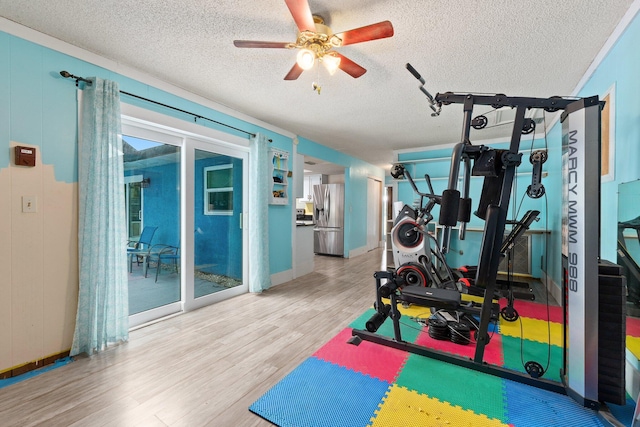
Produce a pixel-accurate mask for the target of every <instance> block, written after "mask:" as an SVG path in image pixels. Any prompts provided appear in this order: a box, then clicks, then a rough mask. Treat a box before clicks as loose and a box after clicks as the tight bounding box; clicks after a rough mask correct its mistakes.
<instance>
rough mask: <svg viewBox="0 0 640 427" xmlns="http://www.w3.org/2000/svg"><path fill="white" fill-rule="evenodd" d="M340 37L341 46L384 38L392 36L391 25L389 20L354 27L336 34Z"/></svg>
mask: <svg viewBox="0 0 640 427" xmlns="http://www.w3.org/2000/svg"><path fill="white" fill-rule="evenodd" d="M336 36H338V37H340V38H341V39H342V46H346V45H349V44H355V43H362V42H368V41H370V40H378V39H384V38H387V37H391V36H393V25H391V22H390V21H382V22H378V23H377V24H371V25H367V26H366V27H360V28H355V29H353V30H349V31H344V32H342V33H338V34H336Z"/></svg>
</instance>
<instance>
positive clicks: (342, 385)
mask: <svg viewBox="0 0 640 427" xmlns="http://www.w3.org/2000/svg"><path fill="white" fill-rule="evenodd" d="M516 309H517V310H518V313H519V314H520V319H518V320H516V321H515V322H506V321H504V320H503V319H500V321H499V322H498V325H497V326H494V327H493V328H490V331H489V333H490V335H491V341H490V343H489V344H488V345H487V346H486V347H485V357H484V360H485V361H486V362H487V363H491V364H494V365H497V366H503V367H506V368H509V369H512V370H515V371H519V372H525V370H524V367H523V365H524V362H523V361H525V360H536V361H538V362H539V363H540V364H541V365H542V366H543V367H545V368H546V369H545V371H546V372H545V375H544V378H546V379H548V380H552V381H560V368H561V366H562V348H561V343H562V327H561V325H562V323H561V322H562V313H561V311H560V310H561V309H560V308H559V307H549V310H548V312H547V307H546V306H544V305H542V304H537V303H533V302H528V301H520V300H518V301H516ZM401 311H402V319H401V322H402V326H401V331H402V337H403V340H405V341H407V342H412V343H416V344H419V345H422V346H425V347H429V348H433V349H438V350H441V351H444V352H449V353H452V354H457V355H459V356H464V357H470V358H472V357H473V354H474V351H475V346H474V345H472V344H470V345H461V344H454V343H452V342H450V341H442V340H436V339H433V338H431V337H430V336H429V334H428V332H427V329H426V328H424V327H423V326H422V325H421V324H420V323H418V322H417V321H416V320H418V319H420V318H423V319H426V318H428V317H429V315H430V313H429V311H428V309H425V308H424V307H409V308H401ZM373 313H374V311H373V309H371V310H368V311H367V312H365V313H364V314H363V315H362V316H360V317H359V318H358V319H356V320H355V321H354V322H352V323H351V324H350V325H349V327H348V328H345V329H343V330H342V331H341V332H340V333H339V334H338V335H336V336H335V337H334V338H333V339H331V340H330V341H329V342H327V343H326V344H325V345H324V346H322V347H321V348H320V349H318V350H317V351H316V352H315V353H314V354H313V355H312V356H311V357H309V358H308V359H307V360H306V361H305V362H303V363H302V364H301V365H299V366H298V367H297V368H296V369H294V370H293V371H292V372H291V373H290V374H288V375H287V376H286V377H284V378H283V379H282V380H281V381H280V382H278V383H277V384H276V385H275V386H273V387H272V388H271V389H270V390H268V391H267V392H266V393H265V394H264V395H263V396H262V397H260V399H258V400H257V401H256V402H254V403H253V404H252V405H251V406H250V408H249V410H250V411H252V412H254V413H255V414H257V415H259V416H261V417H263V418H264V419H266V420H268V421H270V422H272V423H273V424H275V425H278V426H281V427H342V426H344V427H358V426H372V427H394V426H397V427H410V426H415V427H422V426H442V427H452V426H474V427H476V426H513V427H520V426H527V427H528V426H536V427H539V426H562V427H570V426H576V427H578V426H579V427H588V426H603V425H606V424H603V422H602V420H601V418H600V417H599V416H598V414H597V413H596V412H595V411H592V410H590V409H587V408H584V407H583V406H582V405H580V404H578V403H576V402H575V401H574V400H573V399H571V398H570V397H568V396H565V395H562V394H558V393H554V392H551V391H547V390H543V389H539V388H536V387H532V386H529V385H525V384H521V383H518V382H514V381H511V380H507V379H503V378H499V377H496V376H492V375H488V374H484V373H481V372H478V371H474V370H470V369H467V368H464V367H460V366H457V365H454V364H450V363H446V362H442V361H439V360H436V359H433V358H429V357H424V356H420V355H415V354H411V353H408V352H405V351H403V350H398V349H393V348H390V347H386V346H383V345H379V344H375V343H372V342H368V341H362V342H361V343H360V345H357V346H356V345H352V344H348V343H347V341H348V340H349V338H351V336H352V333H351V331H352V329H353V328H355V329H365V327H364V325H365V322H366V321H367V320H368V319H369V318H370V317H371V315H372V314H373ZM547 319H550V320H551V321H550V322H547ZM634 327H635V326H631V328H628V329H631V330H633V328H634ZM632 332H633V331H632ZM635 332H640V322H639V323H638V325H637V328H636V331H635ZM378 334H380V335H383V336H387V337H393V325H392V322H391V320H390V319H388V320H387V321H386V322H385V323H384V324H383V325H382V326H381V328H380V329H379V330H378ZM521 337H527V338H526V339H522V338H521ZM630 338H632V341H633V343H637V344H638V347H640V334H638V338H637V339H636V338H634V337H630ZM634 407H635V403H634V401H633V400H632V399H630V398H629V397H628V399H627V405H626V406H615V405H609V409H610V411H611V413H612V414H613V415H614V416H615V417H616V418H617V419H618V421H621V422H622V423H623V424H625V425H631V419H632V416H633V410H634Z"/></svg>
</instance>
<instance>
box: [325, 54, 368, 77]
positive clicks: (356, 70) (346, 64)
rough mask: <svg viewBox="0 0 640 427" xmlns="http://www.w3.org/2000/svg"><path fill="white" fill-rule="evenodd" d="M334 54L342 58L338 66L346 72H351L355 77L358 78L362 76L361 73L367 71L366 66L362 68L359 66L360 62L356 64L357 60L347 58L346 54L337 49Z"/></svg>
mask: <svg viewBox="0 0 640 427" xmlns="http://www.w3.org/2000/svg"><path fill="white" fill-rule="evenodd" d="M333 54H334V55H335V56H337V57H338V58H340V65H338V68H340V69H341V70H342V71H344V72H345V73H347V74H349V75H350V76H351V77H353V78H354V79H357V78H358V77H360V76H361V75H363V74H364V73H366V72H367V70H366V69H365V68H362V67H361V66H359V65H358V64H356V63H355V62H353V61H352V60H350V59H349V58H347V57H346V56H344V55H341V54H339V53H338V52H335V51H334V52H333Z"/></svg>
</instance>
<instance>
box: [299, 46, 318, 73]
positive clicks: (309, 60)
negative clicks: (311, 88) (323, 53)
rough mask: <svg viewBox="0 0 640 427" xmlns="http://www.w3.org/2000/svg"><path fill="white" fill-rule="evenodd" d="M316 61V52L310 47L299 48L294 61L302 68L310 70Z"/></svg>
mask: <svg viewBox="0 0 640 427" xmlns="http://www.w3.org/2000/svg"><path fill="white" fill-rule="evenodd" d="M315 61H316V54H315V53H314V52H313V51H312V50H310V49H300V52H298V56H297V58H296V62H297V63H298V65H299V66H300V68H302V69H303V70H310V69H311V68H312V67H313V64H314V63H315Z"/></svg>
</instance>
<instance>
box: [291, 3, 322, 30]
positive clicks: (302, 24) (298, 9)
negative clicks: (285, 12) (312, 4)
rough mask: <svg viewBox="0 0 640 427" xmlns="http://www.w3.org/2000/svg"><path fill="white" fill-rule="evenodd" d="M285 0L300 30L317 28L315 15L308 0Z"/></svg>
mask: <svg viewBox="0 0 640 427" xmlns="http://www.w3.org/2000/svg"><path fill="white" fill-rule="evenodd" d="M284 2H285V3H286V4H287V7H288V8H289V11H290V12H291V15H292V16H293V20H294V21H296V25H297V26H298V30H300V31H315V30H316V25H315V24H314V22H313V15H311V9H310V8H309V2H308V1H307V0H284Z"/></svg>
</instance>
